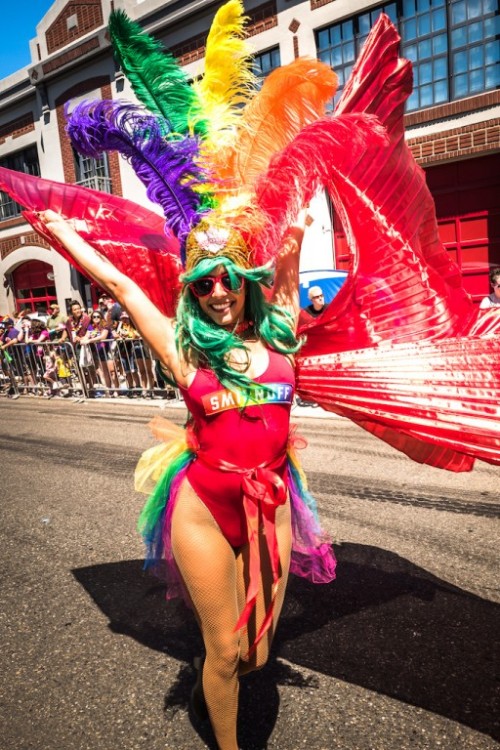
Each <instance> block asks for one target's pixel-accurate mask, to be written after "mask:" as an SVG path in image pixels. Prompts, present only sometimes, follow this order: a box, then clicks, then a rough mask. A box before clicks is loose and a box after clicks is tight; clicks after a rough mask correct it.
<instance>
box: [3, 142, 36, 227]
mask: <svg viewBox="0 0 500 750" xmlns="http://www.w3.org/2000/svg"><path fill="white" fill-rule="evenodd" d="M0 166H2V167H7V169H14V170H15V171H16V172H24V173H25V174H33V175H35V176H37V177H38V176H39V175H40V165H39V163H38V151H37V148H36V146H30V147H29V148H26V149H24V150H23V151H17V152H16V153H15V154H9V156H4V158H3V159H0ZM22 210H23V209H22V206H20V205H19V203H16V202H15V201H13V200H12V198H11V197H10V195H8V194H7V193H4V192H2V191H0V221H3V220H4V219H12V218H13V217H15V216H20V215H21V211H22Z"/></svg>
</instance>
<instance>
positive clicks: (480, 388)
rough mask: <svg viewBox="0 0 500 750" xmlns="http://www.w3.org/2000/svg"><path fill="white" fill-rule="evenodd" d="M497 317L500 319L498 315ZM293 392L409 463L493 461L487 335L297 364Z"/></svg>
mask: <svg viewBox="0 0 500 750" xmlns="http://www.w3.org/2000/svg"><path fill="white" fill-rule="evenodd" d="M499 318H500V316H499ZM297 387H298V389H299V390H300V393H301V395H303V396H304V397H305V398H312V399H314V400H316V401H318V403H320V404H321V406H323V407H324V408H325V409H327V410H329V411H334V412H336V413H337V414H341V415H342V416H345V417H349V418H350V419H352V420H353V421H354V422H356V423H357V424H359V425H360V426H361V427H363V428H365V429H367V430H369V431H370V432H372V433H373V434H375V435H377V437H380V438H382V439H383V440H385V441H386V442H388V443H389V444H390V445H392V446H394V447H395V448H398V449H399V450H401V451H403V452H404V453H406V454H407V455H409V456H410V457H411V458H413V459H414V460H415V461H419V462H420V463H426V464H430V465H431V466H439V467H440V468H445V469H450V470H453V471H467V470H470V469H471V468H472V465H473V463H474V458H480V459H482V460H483V461H488V462H489V463H493V464H500V350H499V348H498V340H497V339H496V338H495V337H492V338H480V337H474V338H465V337H464V338H450V339H443V340H441V341H433V342H427V341H419V342H415V343H408V344H386V345H382V346H380V347H376V348H375V347H374V348H367V349H362V350H357V351H352V352H341V353H337V354H329V355H324V356H314V357H310V358H305V359H302V361H301V365H300V368H299V373H298V379H297Z"/></svg>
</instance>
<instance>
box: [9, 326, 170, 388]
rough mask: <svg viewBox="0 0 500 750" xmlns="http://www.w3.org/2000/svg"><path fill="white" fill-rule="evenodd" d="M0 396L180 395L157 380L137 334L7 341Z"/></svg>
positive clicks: (155, 372)
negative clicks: (93, 338)
mask: <svg viewBox="0 0 500 750" xmlns="http://www.w3.org/2000/svg"><path fill="white" fill-rule="evenodd" d="M0 395H4V396H5V395H7V396H9V397H11V398H18V397H19V396H25V395H34V396H43V397H46V398H53V397H54V396H60V397H73V398H76V399H83V398H100V397H103V396H109V397H128V398H137V397H141V398H161V399H169V400H176V401H181V400H182V397H181V395H180V392H179V391H178V389H176V388H174V387H173V386H171V385H170V384H169V383H167V382H166V381H162V380H161V374H160V373H158V371H157V368H156V367H155V361H154V360H153V357H152V355H151V352H150V350H149V349H148V347H147V345H146V344H145V342H144V341H143V340H142V339H140V338H137V339H120V338H117V339H115V338H112V339H110V340H109V341H108V340H107V339H105V340H104V341H96V342H90V343H87V344H72V343H70V342H69V341H64V342H57V341H45V342H40V343H38V342H27V343H18V344H13V345H12V346H10V347H8V349H6V350H4V351H3V352H2V353H1V356H0Z"/></svg>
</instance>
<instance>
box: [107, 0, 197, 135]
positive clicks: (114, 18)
mask: <svg viewBox="0 0 500 750" xmlns="http://www.w3.org/2000/svg"><path fill="white" fill-rule="evenodd" d="M108 29H109V36H110V39H111V43H112V45H113V50H114V53H115V56H116V59H117V61H118V63H119V64H120V66H121V68H122V70H123V71H124V73H125V75H126V76H127V78H128V80H129V81H130V84H131V86H132V89H133V91H134V93H135V95H136V96H137V98H138V99H139V101H140V102H142V104H144V106H145V107H146V108H147V109H148V110H149V111H150V112H151V113H152V114H155V115H161V116H162V117H164V118H165V119H166V120H168V121H169V122H170V123H171V125H172V130H173V131H174V133H178V134H181V135H187V134H189V133H190V131H191V123H192V122H194V123H196V124H195V125H194V126H193V128H192V129H193V130H194V132H195V133H197V134H199V135H203V134H204V132H205V129H206V126H205V122H204V120H203V119H201V120H200V119H199V111H198V110H199V103H198V97H197V95H196V93H195V91H194V90H193V89H192V88H191V86H190V85H189V82H188V79H187V76H186V74H185V73H184V71H183V70H182V68H181V67H180V65H179V64H178V62H177V61H176V59H175V57H173V55H171V54H170V53H169V52H167V51H166V50H165V49H164V47H163V45H162V44H161V42H159V41H157V40H156V39H154V38H153V37H152V36H150V35H149V34H147V33H146V32H145V31H144V30H143V29H142V28H141V26H140V25H139V24H138V23H135V22H134V21H131V20H130V19H129V18H128V16H127V15H126V14H125V13H124V12H123V11H122V10H117V11H113V12H112V13H111V15H110V17H109V25H108Z"/></svg>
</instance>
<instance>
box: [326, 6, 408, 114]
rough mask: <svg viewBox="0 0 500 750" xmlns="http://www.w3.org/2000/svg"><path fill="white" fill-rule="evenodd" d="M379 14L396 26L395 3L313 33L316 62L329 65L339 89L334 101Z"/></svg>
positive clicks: (338, 95)
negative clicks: (386, 16)
mask: <svg viewBox="0 0 500 750" xmlns="http://www.w3.org/2000/svg"><path fill="white" fill-rule="evenodd" d="M381 13H387V15H388V16H389V18H390V19H391V21H393V23H396V24H397V9H396V3H387V4H386V5H381V6H379V7H378V8H375V9H374V10H370V11H367V12H366V13H361V14H360V15H358V16H352V17H351V18H348V19H346V20H345V21H341V22H339V23H335V24H333V25H332V26H327V27H326V28H324V29H320V30H319V31H317V32H316V48H317V50H318V58H319V59H320V60H321V61H322V62H325V63H327V64H328V65H330V67H332V68H333V70H334V71H335V73H336V74H337V76H338V81H339V87H338V90H337V94H336V96H335V100H334V101H337V99H338V98H339V97H340V94H341V92H342V90H343V88H344V86H345V84H346V82H347V80H348V78H349V76H350V75H351V70H352V66H353V65H354V61H355V60H356V58H357V56H358V54H359V52H360V50H361V47H362V46H363V44H364V41H365V39H366V37H367V36H368V33H369V31H370V29H371V27H372V26H373V24H374V23H375V21H376V20H377V18H378V17H379V15H380V14H381Z"/></svg>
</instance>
